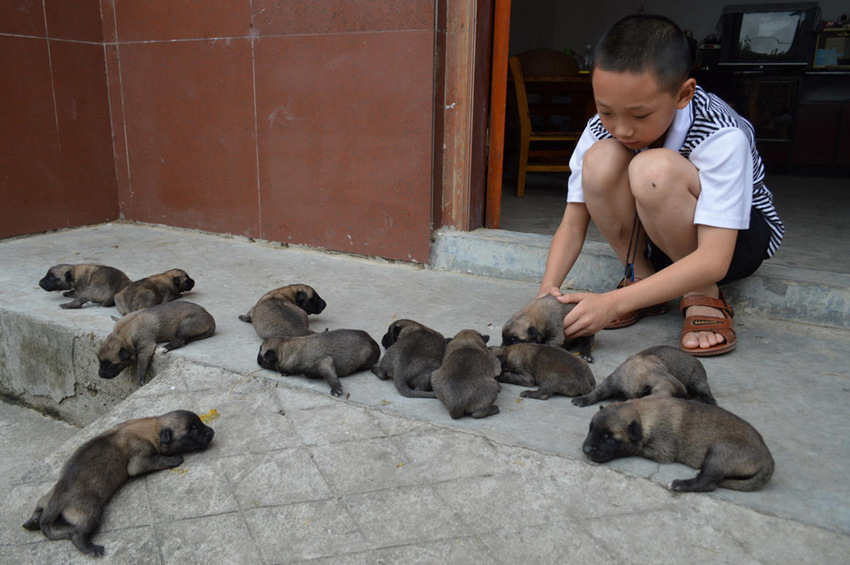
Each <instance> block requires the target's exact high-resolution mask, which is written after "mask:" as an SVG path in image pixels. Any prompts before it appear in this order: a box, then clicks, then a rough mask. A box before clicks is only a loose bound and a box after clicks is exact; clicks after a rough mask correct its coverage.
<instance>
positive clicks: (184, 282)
mask: <svg viewBox="0 0 850 565" xmlns="http://www.w3.org/2000/svg"><path fill="white" fill-rule="evenodd" d="M194 287H195V281H193V280H192V279H191V277H189V275H188V273H186V271H184V270H183V269H171V270H170V271H165V272H164V273H160V274H158V275H151V276H149V277H146V278H144V279H140V280H137V281H134V282H132V283H130V284H129V285H127V286H126V287H124V289H123V290H121V291H120V292H119V293H118V294H116V295H115V306H117V307H118V311H119V312H121V314H128V313H130V312H135V311H136V310H141V309H142V308H149V307H151V306H155V305H156V304H164V303H166V302H171V301H172V300H177V299H178V298H180V296H181V293H183V292H189V291H190V290H192V289H193V288H194Z"/></svg>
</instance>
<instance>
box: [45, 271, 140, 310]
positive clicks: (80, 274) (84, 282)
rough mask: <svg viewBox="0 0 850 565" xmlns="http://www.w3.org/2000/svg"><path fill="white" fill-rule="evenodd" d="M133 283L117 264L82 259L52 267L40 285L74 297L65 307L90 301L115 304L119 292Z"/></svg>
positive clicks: (62, 306) (80, 305)
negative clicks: (92, 262) (111, 264)
mask: <svg viewBox="0 0 850 565" xmlns="http://www.w3.org/2000/svg"><path fill="white" fill-rule="evenodd" d="M129 284H130V278H129V277H128V276H127V275H125V274H124V273H123V272H121V271H119V270H118V269H116V268H114V267H107V266H105V265H94V264H90V263H81V264H79V265H69V264H67V263H62V264H59V265H54V266H53V267H50V269H49V270H48V271H47V274H46V275H44V278H42V279H41V280H40V281H38V286H40V287H41V288H43V289H44V290H46V291H54V290H64V291H67V292H63V293H62V296H64V297H66V298H73V299H74V300H72V301H71V302H66V303H64V304H60V305H59V306H60V307H61V308H80V307H82V306H83V304H85V303H86V302H95V303H97V304H100V305H101V306H113V305H114V304H115V294H116V293H118V292H119V291H121V290H122V289H124V288H125V287H126V286H127V285H129Z"/></svg>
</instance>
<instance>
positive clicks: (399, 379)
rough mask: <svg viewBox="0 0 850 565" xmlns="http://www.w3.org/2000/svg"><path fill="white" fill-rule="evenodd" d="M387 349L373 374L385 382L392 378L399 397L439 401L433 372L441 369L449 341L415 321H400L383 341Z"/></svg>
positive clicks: (391, 326) (392, 327) (397, 321)
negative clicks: (432, 383)
mask: <svg viewBox="0 0 850 565" xmlns="http://www.w3.org/2000/svg"><path fill="white" fill-rule="evenodd" d="M381 345H383V346H384V348H385V349H386V350H387V351H386V353H384V357H383V358H382V359H381V363H380V364H379V365H375V366H374V367H372V372H373V373H374V374H375V375H376V376H377V377H378V378H379V379H381V380H387V379H392V380H393V382H394V383H395V388H396V390H398V392H399V394H401V395H402V396H406V397H408V398H437V393H435V392H434V389H433V388H432V386H431V373H433V372H434V371H436V370H437V369H439V368H440V364H441V363H442V362H443V355H444V354H445V352H446V339H445V338H444V337H443V335H442V334H441V333H439V332H437V331H434V330H432V329H431V328H429V327H427V326H423V325H422V324H420V323H418V322H414V321H413V320H396V321H395V322H393V323H392V324H390V327H389V328H388V329H387V333H386V334H384V337H383V339H382V340H381Z"/></svg>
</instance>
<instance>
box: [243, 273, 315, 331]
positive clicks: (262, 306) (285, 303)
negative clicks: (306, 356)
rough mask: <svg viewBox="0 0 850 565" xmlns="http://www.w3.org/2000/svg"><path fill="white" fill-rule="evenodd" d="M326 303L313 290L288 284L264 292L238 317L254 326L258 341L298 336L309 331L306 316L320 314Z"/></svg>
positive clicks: (300, 285) (305, 286) (299, 285)
mask: <svg viewBox="0 0 850 565" xmlns="http://www.w3.org/2000/svg"><path fill="white" fill-rule="evenodd" d="M325 306H327V303H326V302H325V301H324V300H322V297H321V296H319V293H317V292H316V291H315V290H314V289H313V287H311V286H307V285H306V284H291V285H288V286H282V287H280V288H276V289H274V290H270V291H269V292H267V293H265V294H264V295H263V296H262V297H261V298H260V300H258V301H257V304H255V305H254V306H253V307H252V308H251V309H250V310H248V313H247V314H244V315H242V316H239V319H240V320H242V321H243V322H248V323H250V324H253V325H254V330H255V331H256V332H257V335H259V336H260V337H261V338H263V339H266V338H267V337H272V336H288V337H292V336H300V335H309V334H311V333H313V332H312V331H310V326H309V322H308V320H307V314H321V313H322V310H324V309H325Z"/></svg>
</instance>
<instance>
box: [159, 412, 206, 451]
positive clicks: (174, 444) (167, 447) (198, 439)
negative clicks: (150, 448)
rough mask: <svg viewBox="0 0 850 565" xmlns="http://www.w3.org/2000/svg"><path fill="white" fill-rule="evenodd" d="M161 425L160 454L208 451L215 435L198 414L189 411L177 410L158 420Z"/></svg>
mask: <svg viewBox="0 0 850 565" xmlns="http://www.w3.org/2000/svg"><path fill="white" fill-rule="evenodd" d="M157 421H158V424H159V442H160V452H161V453H162V454H163V455H174V454H177V453H185V452H187V451H198V450H200V449H206V447H207V446H208V445H209V444H210V442H211V441H212V439H213V436H214V435H215V432H214V431H213V429H212V428H211V427H209V426H207V425H206V424H204V423H203V422H202V421H201V419H200V418H199V417H198V415H197V414H195V413H194V412H189V411H188V410H175V411H174V412H169V413H168V414H163V415H162V416H160V417H159V418H157Z"/></svg>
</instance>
